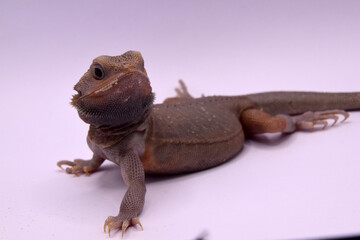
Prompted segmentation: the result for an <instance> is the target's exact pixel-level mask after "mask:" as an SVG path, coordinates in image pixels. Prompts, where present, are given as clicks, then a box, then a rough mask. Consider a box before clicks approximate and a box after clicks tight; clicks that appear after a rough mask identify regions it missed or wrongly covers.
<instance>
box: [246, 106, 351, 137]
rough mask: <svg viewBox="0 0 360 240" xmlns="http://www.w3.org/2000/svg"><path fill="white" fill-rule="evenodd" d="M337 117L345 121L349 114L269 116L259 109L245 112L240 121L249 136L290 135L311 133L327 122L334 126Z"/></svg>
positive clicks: (323, 112) (324, 113) (319, 113)
mask: <svg viewBox="0 0 360 240" xmlns="http://www.w3.org/2000/svg"><path fill="white" fill-rule="evenodd" d="M337 115H342V116H343V117H344V119H343V120H342V122H343V121H345V120H346V119H347V118H348V117H349V114H348V113H347V112H345V111H342V110H331V111H320V112H306V113H304V114H301V115H296V116H289V115H277V116H271V115H269V114H267V113H265V112H263V111H261V110H259V109H248V110H245V111H244V112H243V113H242V114H241V116H240V121H241V123H242V125H243V127H244V131H245V132H246V133H247V134H249V135H254V134H260V133H276V132H284V133H292V132H295V131H313V130H314V127H315V126H316V125H322V126H323V129H325V128H326V127H327V126H328V120H333V121H334V123H333V125H335V124H336V123H337V121H338V119H339V117H338V116H337Z"/></svg>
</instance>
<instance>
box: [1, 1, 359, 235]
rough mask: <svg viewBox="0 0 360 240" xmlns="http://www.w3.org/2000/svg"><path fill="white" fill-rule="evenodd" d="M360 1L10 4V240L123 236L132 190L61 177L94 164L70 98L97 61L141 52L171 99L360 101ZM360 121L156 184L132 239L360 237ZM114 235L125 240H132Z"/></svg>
mask: <svg viewBox="0 0 360 240" xmlns="http://www.w3.org/2000/svg"><path fill="white" fill-rule="evenodd" d="M359 12H360V2H359V1H349V0H346V1H345V0H338V1H334V0H301V1H300V0H294V1H288V0H278V1H274V0H262V1H205V0H204V1H177V2H175V1H131V3H130V1H119V0H118V1H115V0H114V1H64V0H63V1H6V0H5V1H1V3H0V43H1V44H0V81H1V85H0V86H1V94H0V104H1V115H0V116H1V118H0V131H1V132H0V134H1V138H0V146H1V160H0V184H1V185H0V239H77V238H78V239H108V238H109V237H108V236H107V235H106V234H104V233H103V232H102V227H103V223H104V220H105V219H106V218H107V217H108V216H109V215H116V214H117V213H118V209H119V205H120V202H121V199H122V196H123V194H124V193H125V191H126V186H125V184H124V182H123V180H122V178H121V176H120V169H119V168H118V167H117V166H115V165H114V164H110V163H106V164H104V165H103V166H102V167H101V169H100V171H99V172H97V173H95V174H93V175H92V176H91V177H86V176H81V177H75V176H72V175H68V174H65V173H64V171H61V170H59V169H58V168H57V167H56V165H55V164H56V162H57V161H58V160H62V159H68V160H72V159H74V158H84V159H87V158H90V156H91V152H90V150H89V149H88V148H87V146H86V142H85V138H86V134H87V127H88V126H87V125H86V124H85V123H83V122H82V121H81V120H80V119H79V118H78V116H77V113H76V111H75V109H73V108H72V107H70V105H69V101H70V98H71V95H72V94H73V93H74V92H73V90H72V87H73V85H74V84H75V83H76V82H77V81H78V79H79V78H80V77H81V75H82V74H83V73H84V72H85V71H86V70H87V69H88V67H89V65H90V63H91V61H92V59H93V58H95V57H97V56H99V55H103V54H107V55H119V54H121V53H123V52H125V51H127V50H129V49H133V50H139V51H141V52H142V54H143V57H144V59H145V66H146V69H147V72H148V75H149V77H150V79H151V81H152V86H153V91H154V92H155V93H156V97H157V98H156V102H157V103H159V102H162V101H163V100H164V99H165V98H166V97H168V96H174V91H173V89H174V87H175V86H177V80H178V79H179V78H182V79H184V80H185V82H186V83H187V85H188V87H189V90H190V92H191V93H192V94H193V95H194V96H200V95H201V94H202V93H204V94H205V95H213V94H218V95H220V94H221V95H239V94H246V93H252V92H260V91H270V90H316V91H360V81H359V76H360V67H359V62H360V14H359ZM359 133H360V113H352V114H351V117H350V119H349V120H348V121H347V122H346V123H344V124H341V126H340V125H337V126H336V127H333V128H330V129H328V130H326V131H316V132H314V133H295V134H293V135H290V136H288V137H286V138H280V139H277V138H276V137H275V138H271V139H272V140H268V138H266V137H265V138H261V139H258V140H257V141H253V140H250V141H247V142H246V144H245V148H244V150H243V151H242V153H241V154H239V155H238V156H237V157H235V158H234V159H232V160H231V161H229V162H228V163H226V164H223V165H221V166H219V167H217V168H213V169H210V170H207V171H203V172H199V173H195V174H190V175H182V176H174V177H148V178H147V190H148V191H147V195H146V203H145V207H144V211H143V213H142V214H141V215H140V220H141V222H142V224H143V226H144V231H143V232H142V231H140V230H139V229H138V228H137V229H136V228H130V229H129V230H128V231H127V232H126V239H137V240H140V239H181V240H191V239H195V238H196V237H197V236H199V235H201V234H202V233H207V234H208V238H207V239H293V238H306V237H314V236H332V235H338V234H340V235H343V234H355V233H359V232H360V227H359V222H360V205H359V202H360V186H359V183H360V174H359V172H360V171H359V169H360V159H359V149H358V147H359V142H360V134H359ZM120 238H121V232H116V231H114V232H112V236H111V239H120Z"/></svg>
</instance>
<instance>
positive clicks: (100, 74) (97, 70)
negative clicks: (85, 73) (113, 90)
mask: <svg viewBox="0 0 360 240" xmlns="http://www.w3.org/2000/svg"><path fill="white" fill-rule="evenodd" d="M91 72H92V75H93V77H94V78H95V79H97V80H102V79H103V78H104V77H105V73H104V70H103V68H102V67H101V65H100V64H94V65H93V67H92V71H91Z"/></svg>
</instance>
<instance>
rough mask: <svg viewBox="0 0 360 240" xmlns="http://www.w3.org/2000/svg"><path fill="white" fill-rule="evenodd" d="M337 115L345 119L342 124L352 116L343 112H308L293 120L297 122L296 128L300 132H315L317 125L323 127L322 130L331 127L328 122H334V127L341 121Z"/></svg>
mask: <svg viewBox="0 0 360 240" xmlns="http://www.w3.org/2000/svg"><path fill="white" fill-rule="evenodd" d="M337 115H342V116H343V117H344V119H343V120H342V121H341V123H342V122H344V121H345V120H346V119H348V118H349V116H350V115H349V113H347V112H345V111H343V110H330V111H320V112H306V113H304V114H302V115H299V116H295V117H293V118H294V120H295V122H296V127H297V129H298V130H310V131H314V129H315V126H316V125H323V127H322V129H323V130H324V129H326V128H327V127H328V125H329V123H328V120H333V121H334V122H333V124H332V125H331V126H334V125H335V124H336V123H337V122H338V121H339V117H338V116H337Z"/></svg>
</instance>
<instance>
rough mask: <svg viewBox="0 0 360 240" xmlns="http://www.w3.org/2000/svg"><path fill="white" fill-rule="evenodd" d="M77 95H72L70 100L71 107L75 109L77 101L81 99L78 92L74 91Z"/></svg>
mask: <svg viewBox="0 0 360 240" xmlns="http://www.w3.org/2000/svg"><path fill="white" fill-rule="evenodd" d="M75 91H76V92H77V93H76V94H74V95H72V98H71V105H73V106H74V107H76V105H77V103H78V100H79V99H80V98H81V96H82V94H81V92H80V91H78V90H75Z"/></svg>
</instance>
